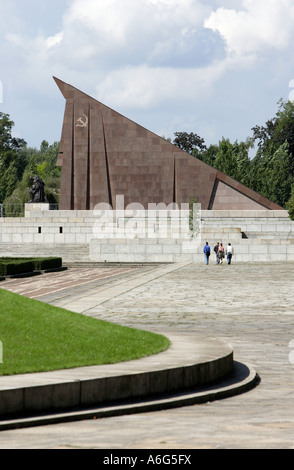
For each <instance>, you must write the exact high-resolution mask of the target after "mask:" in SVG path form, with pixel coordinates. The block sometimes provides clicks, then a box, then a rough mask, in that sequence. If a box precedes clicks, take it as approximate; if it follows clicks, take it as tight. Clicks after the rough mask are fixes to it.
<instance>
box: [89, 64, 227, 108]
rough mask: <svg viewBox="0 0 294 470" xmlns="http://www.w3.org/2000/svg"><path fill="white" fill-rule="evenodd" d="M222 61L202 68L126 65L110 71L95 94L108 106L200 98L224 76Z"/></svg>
mask: <svg viewBox="0 0 294 470" xmlns="http://www.w3.org/2000/svg"><path fill="white" fill-rule="evenodd" d="M223 72H224V64H223V63H222V62H221V61H219V62H218V63H213V64H212V65H209V66H207V67H204V68H200V69H197V68H196V69H193V68H187V69H172V68H167V67H148V66H146V65H143V66H140V67H126V68H123V69H120V70H116V71H112V72H110V73H109V74H108V75H107V77H106V79H105V80H104V81H102V82H101V83H99V84H98V85H97V88H96V96H97V99H99V100H100V101H102V102H104V103H107V104H108V105H109V106H120V107H125V108H127V107H130V108H134V107H136V108H142V109H144V108H145V109H146V108H150V107H154V108H156V107H158V106H162V105H163V103H164V102H168V101H170V102H173V103H175V102H179V101H183V100H184V102H189V101H190V102H191V101H193V100H195V99H197V98H198V99H199V98H200V97H201V96H202V95H203V93H206V92H207V91H208V90H209V89H210V88H211V87H212V86H213V84H214V83H215V82H216V81H217V80H218V79H219V78H220V76H222V74H223Z"/></svg>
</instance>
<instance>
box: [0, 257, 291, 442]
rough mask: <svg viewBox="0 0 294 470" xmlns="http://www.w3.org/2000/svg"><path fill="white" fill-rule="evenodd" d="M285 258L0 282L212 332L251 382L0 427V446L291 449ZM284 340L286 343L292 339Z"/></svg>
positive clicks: (167, 330)
mask: <svg viewBox="0 0 294 470" xmlns="http://www.w3.org/2000/svg"><path fill="white" fill-rule="evenodd" d="M293 268H294V263H285V264H282V263H273V264H267V263H262V264H260V263H250V264H247V263H242V264H232V265H231V266H228V265H227V264H225V265H223V266H220V265H218V266H217V265H215V264H214V259H213V258H212V259H211V260H210V265H208V266H206V265H205V263H204V260H203V265H198V264H168V265H159V266H138V267H135V268H134V267H111V268H83V269H76V268H71V269H69V270H67V271H64V272H60V273H51V274H43V275H41V276H37V277H33V278H25V279H7V280H6V281H3V282H2V283H1V284H0V287H1V288H4V289H8V290H11V291H13V292H17V293H20V294H22V295H26V296H29V297H32V298H36V299H38V300H41V301H44V302H48V303H51V304H53V305H57V306H61V307H63V308H66V309H69V310H72V311H75V312H79V313H83V314H85V315H90V316H93V317H95V318H100V319H104V320H108V321H111V322H116V323H119V324H122V325H127V326H132V327H136V328H143V329H148V330H150V331H154V332H159V333H163V334H166V335H167V336H168V335H172V334H180V335H183V337H184V336H187V338H188V337H189V336H191V335H195V334H199V335H201V336H207V337H216V338H219V339H221V340H224V341H226V342H228V343H230V344H231V345H232V347H233V349H234V358H235V360H237V361H240V362H243V363H244V362H245V363H248V364H251V365H252V366H253V367H254V368H255V370H256V371H257V373H258V374H259V376H260V379H261V381H260V384H259V385H258V386H257V387H256V388H254V389H253V390H251V391H249V392H247V393H243V394H241V395H238V396H235V397H231V398H227V399H224V400H219V401H214V402H210V403H207V404H202V405H194V406H185V407H182V408H176V409H172V410H164V411H156V412H149V413H140V414H135V415H130V416H120V417H112V418H103V419H96V420H95V419H92V420H85V421H78V422H76V423H64V424H56V425H50V426H41V427H35V428H26V429H20V430H10V431H2V432H1V433H0V448H1V449H32V448H38V449H217V448H218V449H234V448H241V449H248V448H251V449H278V448H280V449H293V447H294V412H293V393H294V363H292V360H291V357H293V355H291V349H292V348H291V347H290V342H291V341H292V340H294V323H293V314H294V289H293ZM293 349H294V347H293Z"/></svg>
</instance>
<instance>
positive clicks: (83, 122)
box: [76, 114, 88, 127]
mask: <svg viewBox="0 0 294 470" xmlns="http://www.w3.org/2000/svg"><path fill="white" fill-rule="evenodd" d="M87 126H88V117H87V116H86V115H85V114H83V115H82V116H81V117H79V118H78V119H77V125H76V127H87Z"/></svg>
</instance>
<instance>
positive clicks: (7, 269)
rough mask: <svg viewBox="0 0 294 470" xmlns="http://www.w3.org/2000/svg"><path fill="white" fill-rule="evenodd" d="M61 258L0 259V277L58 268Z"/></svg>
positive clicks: (60, 264)
mask: <svg viewBox="0 0 294 470" xmlns="http://www.w3.org/2000/svg"><path fill="white" fill-rule="evenodd" d="M61 266H62V258H58V257H56V258H53V257H50V258H0V276H10V275H14V274H24V273H30V272H33V271H41V270H46V269H54V268H60V267H61Z"/></svg>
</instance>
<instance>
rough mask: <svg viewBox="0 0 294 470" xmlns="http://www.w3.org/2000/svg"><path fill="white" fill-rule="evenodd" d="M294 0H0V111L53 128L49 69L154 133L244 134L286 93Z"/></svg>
mask: <svg viewBox="0 0 294 470" xmlns="http://www.w3.org/2000/svg"><path fill="white" fill-rule="evenodd" d="M293 26H294V0H207V1H204V0H139V1H138V0H42V1H40V0H0V38H1V42H0V112H3V113H7V114H9V115H10V118H11V119H12V120H13V121H14V123H15V126H14V129H13V132H14V135H15V136H16V137H20V138H23V139H24V140H25V141H26V142H27V144H28V146H30V147H36V148H39V147H40V144H41V142H42V141H43V140H47V141H48V142H49V143H53V142H55V141H59V140H60V138H61V130H62V122H63V115H64V109H65V100H64V98H63V96H62V94H61V93H60V91H59V89H58V88H57V86H56V84H55V82H54V80H53V76H55V77H57V78H59V79H61V80H63V81H65V82H67V83H69V84H71V85H73V86H74V87H76V88H78V89H80V90H81V91H83V92H84V93H86V94H87V95H90V96H92V97H93V98H95V99H97V100H98V101H100V102H102V103H103V104H104V105H106V106H108V107H110V108H112V109H114V110H115V111H117V112H119V113H121V114H122V115H124V116H126V117H127V118H129V119H131V120H133V121H135V122H136V123H138V124H140V125H141V126H143V127H145V128H146V129H148V130H150V131H152V132H154V133H155V134H157V135H159V136H164V137H166V138H168V137H169V138H171V139H172V140H173V138H174V133H175V132H189V133H190V132H194V133H196V134H198V135H199V136H200V137H202V138H203V139H204V140H205V143H206V145H207V146H208V145H210V144H218V142H219V141H220V140H221V139H222V138H223V137H224V138H228V139H230V140H231V142H235V141H236V140H237V141H238V142H241V141H245V140H246V138H247V137H249V136H252V127H254V126H256V125H264V124H265V123H266V121H267V120H268V119H271V118H273V117H274V116H275V114H276V112H277V110H278V101H279V100H280V99H281V98H282V99H283V100H286V101H287V100H288V99H294V53H293V52H294V51H293V47H294V27H293Z"/></svg>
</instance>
